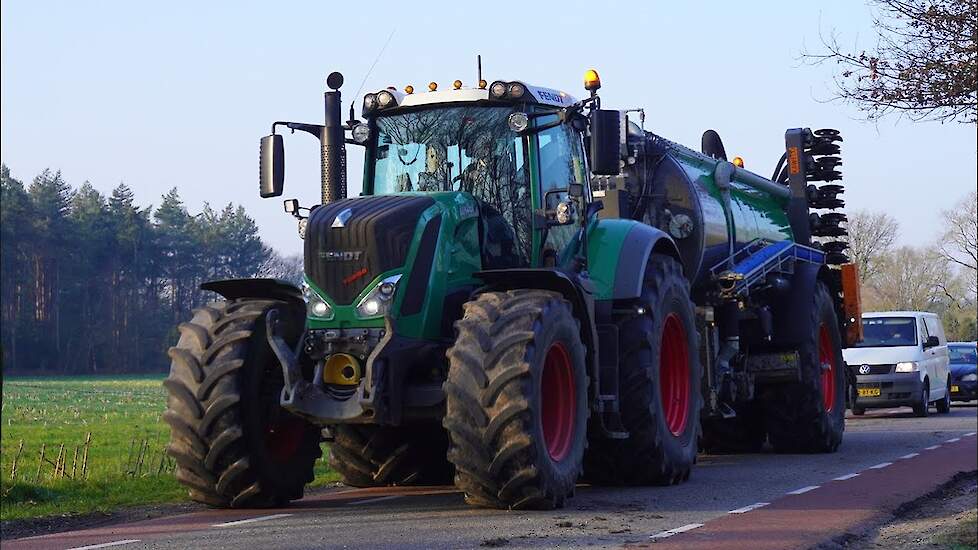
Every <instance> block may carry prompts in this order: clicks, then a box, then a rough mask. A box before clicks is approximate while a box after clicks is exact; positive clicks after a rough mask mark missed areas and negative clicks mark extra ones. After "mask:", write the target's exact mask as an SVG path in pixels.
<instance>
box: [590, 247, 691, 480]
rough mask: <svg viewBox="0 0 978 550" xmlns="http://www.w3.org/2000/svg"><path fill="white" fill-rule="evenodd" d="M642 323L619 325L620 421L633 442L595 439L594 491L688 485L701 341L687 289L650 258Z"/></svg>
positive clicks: (632, 317) (665, 259)
mask: <svg viewBox="0 0 978 550" xmlns="http://www.w3.org/2000/svg"><path fill="white" fill-rule="evenodd" d="M635 305H636V306H639V305H641V306H642V307H644V308H645V310H646V312H647V313H645V314H643V315H639V314H637V313H630V314H628V315H627V316H626V317H623V318H622V319H621V320H620V321H619V329H618V333H619V346H620V347H619V350H620V360H619V367H618V372H619V376H620V378H621V380H620V382H619V387H620V388H621V402H620V407H621V409H620V410H621V416H622V423H623V424H624V427H625V429H626V430H627V431H628V432H629V434H630V436H629V438H628V439H623V440H612V439H603V438H596V437H595V438H592V439H591V441H590V446H589V447H588V451H587V453H586V456H585V477H586V478H587V480H588V481H590V482H592V483H596V484H608V485H672V484H676V483H681V482H683V481H685V480H687V479H689V474H690V470H691V468H692V466H693V463H694V462H695V460H696V451H697V443H698V440H699V435H700V409H701V408H702V406H703V403H702V394H701V393H700V386H701V384H702V372H701V370H700V362H699V348H698V343H697V342H698V336H697V332H696V322H695V317H694V310H693V303H692V302H691V301H690V299H689V282H688V281H687V280H686V279H685V278H684V277H683V275H682V266H681V265H680V264H679V262H678V261H676V260H675V259H674V258H672V257H669V256H665V255H662V254H653V255H652V258H651V259H650V260H649V263H648V266H647V268H646V273H645V285H644V290H643V294H642V298H641V299H640V300H639V301H638V302H637V303H636V304H635Z"/></svg>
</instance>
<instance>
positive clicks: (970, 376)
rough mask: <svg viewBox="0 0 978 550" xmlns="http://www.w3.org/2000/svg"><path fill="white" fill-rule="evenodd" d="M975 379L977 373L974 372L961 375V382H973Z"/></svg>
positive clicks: (977, 376)
mask: <svg viewBox="0 0 978 550" xmlns="http://www.w3.org/2000/svg"><path fill="white" fill-rule="evenodd" d="M976 380H978V374H975V373H971V374H966V375H964V376H962V377H961V381H962V382H974V381H976Z"/></svg>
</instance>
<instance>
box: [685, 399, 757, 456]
mask: <svg viewBox="0 0 978 550" xmlns="http://www.w3.org/2000/svg"><path fill="white" fill-rule="evenodd" d="M766 439H767V432H766V431H765V430H764V416H763V415H762V414H761V411H760V410H759V409H758V408H757V407H756V406H755V405H754V404H749V405H746V406H743V407H738V408H737V416H735V417H733V418H710V419H704V420H703V437H702V439H701V440H700V448H701V449H703V451H704V452H707V453H711V454H732V453H756V452H759V451H760V450H761V448H762V447H764V441H765V440H766Z"/></svg>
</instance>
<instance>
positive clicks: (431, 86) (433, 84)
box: [428, 82, 438, 92]
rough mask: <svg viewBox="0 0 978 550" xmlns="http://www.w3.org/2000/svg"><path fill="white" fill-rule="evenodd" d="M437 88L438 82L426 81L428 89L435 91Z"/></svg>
mask: <svg viewBox="0 0 978 550" xmlns="http://www.w3.org/2000/svg"><path fill="white" fill-rule="evenodd" d="M437 89H438V83H437V82H429V83H428V90H430V91H432V92H433V91H435V90H437Z"/></svg>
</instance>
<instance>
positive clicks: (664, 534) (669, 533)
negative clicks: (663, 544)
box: [649, 523, 703, 539]
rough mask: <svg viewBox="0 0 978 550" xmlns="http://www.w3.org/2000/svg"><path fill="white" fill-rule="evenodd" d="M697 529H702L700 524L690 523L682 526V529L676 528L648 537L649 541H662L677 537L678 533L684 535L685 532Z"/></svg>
mask: <svg viewBox="0 0 978 550" xmlns="http://www.w3.org/2000/svg"><path fill="white" fill-rule="evenodd" d="M697 527H703V524H702V523H690V524H689V525H683V526H682V527H676V528H675V529H669V530H668V531H663V532H661V533H656V534H654V535H650V536H649V538H650V539H664V538H668V537H671V536H673V535H678V534H679V533H685V532H686V531H692V530H693V529H696V528H697Z"/></svg>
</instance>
